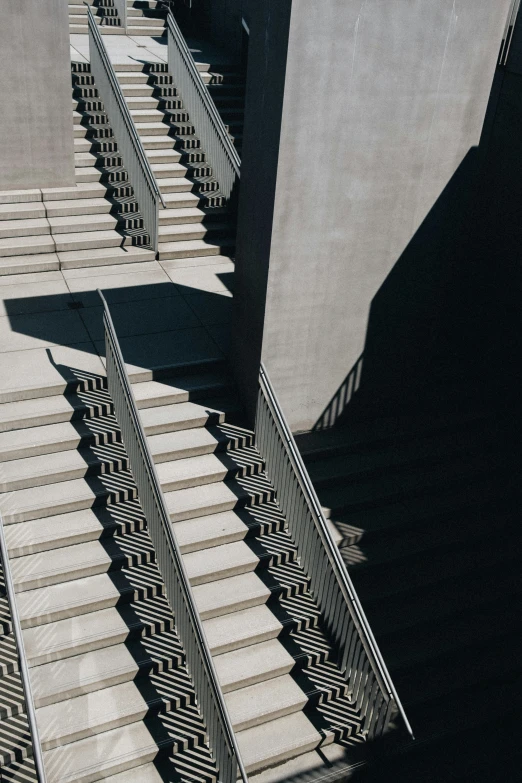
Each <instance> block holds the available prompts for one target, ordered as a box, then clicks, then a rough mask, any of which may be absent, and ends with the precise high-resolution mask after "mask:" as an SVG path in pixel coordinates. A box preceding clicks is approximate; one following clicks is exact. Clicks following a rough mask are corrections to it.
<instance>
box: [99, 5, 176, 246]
mask: <svg viewBox="0 0 522 783" xmlns="http://www.w3.org/2000/svg"><path fill="white" fill-rule="evenodd" d="M86 5H87V4H86ZM87 15H88V21H89V51H90V58H91V73H92V75H93V76H94V81H95V84H96V89H97V90H98V93H99V95H100V98H101V100H102V101H103V104H104V106H105V110H106V112H107V116H108V118H109V122H110V125H111V128H112V131H113V133H114V138H115V139H116V142H117V144H118V151H119V152H120V153H121V157H122V160H123V165H124V166H125V169H126V170H127V173H128V175H129V182H130V184H131V185H132V189H133V191H134V196H135V198H136V201H137V203H138V206H139V209H140V212H141V214H142V215H143V223H144V226H145V229H146V231H147V233H148V234H149V236H150V240H151V245H152V248H153V249H154V250H155V251H157V250H158V223H159V217H158V210H159V202H161V203H162V205H163V206H164V207H165V202H164V200H163V197H162V195H161V193H160V189H159V187H158V184H157V182H156V178H155V177H154V174H153V172H152V169H151V167H150V163H149V160H148V158H147V154H146V152H145V150H144V149H143V144H142V142H141V139H140V136H139V134H138V131H137V130H136V127H135V125H134V120H133V119H132V116H131V114H130V112H129V109H128V107H127V103H126V101H125V98H124V96H123V93H122V91H121V87H120V84H119V82H118V79H117V77H116V74H115V72H114V68H113V66H112V63H111V60H110V57H109V55H108V54H107V50H106V48H105V44H104V43H103V39H102V36H101V34H100V31H99V30H98V25H97V24H96V22H95V19H94V16H93V13H92V11H91V7H90V5H87Z"/></svg>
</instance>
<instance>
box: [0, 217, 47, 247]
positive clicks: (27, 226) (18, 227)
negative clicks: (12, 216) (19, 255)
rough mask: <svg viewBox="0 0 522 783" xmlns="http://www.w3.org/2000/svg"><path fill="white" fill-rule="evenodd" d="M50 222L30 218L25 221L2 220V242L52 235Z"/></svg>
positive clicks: (0, 236) (0, 227) (0, 224)
mask: <svg viewBox="0 0 522 783" xmlns="http://www.w3.org/2000/svg"><path fill="white" fill-rule="evenodd" d="M50 233H51V228H50V226H49V221H48V220H47V219H46V218H45V217H43V218H29V219H25V220H0V240H4V241H5V240H6V239H11V238H14V237H17V238H18V237H19V238H22V237H40V236H42V235H44V234H50Z"/></svg>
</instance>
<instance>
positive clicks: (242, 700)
mask: <svg viewBox="0 0 522 783" xmlns="http://www.w3.org/2000/svg"><path fill="white" fill-rule="evenodd" d="M225 702H226V705H227V708H228V711H229V714H230V718H231V720H232V724H233V726H234V729H235V731H237V732H240V731H244V730H246V729H250V728H253V727H254V726H260V725H262V724H265V723H267V722H268V723H270V722H272V721H274V720H277V719H278V718H281V717H283V716H284V715H289V714H292V713H297V712H300V711H301V710H302V709H303V708H304V706H305V705H306V703H307V698H306V694H305V693H304V692H303V691H302V690H301V688H300V687H299V685H297V683H296V682H295V681H294V680H293V679H292V677H290V676H289V675H288V674H284V675H282V676H280V677H276V678H274V679H272V680H267V681H265V682H261V683H255V684H254V685H247V686H246V687H244V688H239V689H237V690H235V691H231V692H229V693H227V694H226V696H225Z"/></svg>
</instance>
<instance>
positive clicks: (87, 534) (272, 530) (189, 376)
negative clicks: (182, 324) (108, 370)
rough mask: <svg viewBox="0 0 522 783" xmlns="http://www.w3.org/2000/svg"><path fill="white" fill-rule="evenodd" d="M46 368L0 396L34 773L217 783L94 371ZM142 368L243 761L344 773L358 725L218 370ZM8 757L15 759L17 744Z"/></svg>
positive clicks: (255, 766)
mask: <svg viewBox="0 0 522 783" xmlns="http://www.w3.org/2000/svg"><path fill="white" fill-rule="evenodd" d="M61 376H63V378H64V380H63V387H62V388H59V385H57V384H56V383H53V385H52V386H46V385H42V386H41V388H40V389H36V388H35V387H32V388H31V389H28V390H27V393H26V394H23V393H20V392H19V393H17V395H16V399H10V398H9V395H6V396H5V397H4V398H3V399H2V401H1V403H0V459H1V464H0V489H1V490H2V493H3V494H1V495H0V513H1V514H2V516H3V521H4V525H5V532H6V537H7V544H8V549H9V555H10V561H11V569H12V573H13V578H14V582H15V589H16V593H17V605H18V609H19V613H20V616H21V622H22V626H23V633H24V641H25V646H26V652H27V657H28V662H29V666H30V674H31V683H32V688H33V692H34V697H35V702H36V712H37V723H38V727H39V732H40V738H41V742H42V746H43V751H44V762H45V767H46V772H47V780H48V783H69V782H70V783H72V781H78V782H81V783H90V782H91V781H96V780H102V779H103V780H109V781H111V783H134V781H136V783H138V782H139V783H159V782H160V781H173V780H176V781H187V782H188V781H198V780H202V781H203V780H204V781H213V780H216V779H217V776H216V770H215V767H214V762H213V760H212V757H211V755H210V753H209V750H208V747H207V745H206V738H205V728H204V725H203V722H202V719H201V716H200V714H199V711H198V707H197V704H196V701H195V696H194V691H193V687H192V684H191V680H190V676H189V674H188V672H187V670H186V668H185V663H184V653H183V649H182V648H181V645H180V643H179V639H178V637H177V634H176V628H175V618H174V617H173V616H172V612H171V610H170V607H169V605H168V603H167V601H166V599H165V597H164V586H163V582H162V578H161V575H160V573H159V572H158V569H157V566H156V563H155V553H154V550H153V547H152V545H151V542H150V538H149V535H148V532H147V524H146V520H145V519H144V518H143V514H142V512H141V508H140V503H139V498H138V497H137V492H136V488H135V485H134V482H133V479H132V474H131V473H130V470H129V465H128V459H127V456H126V453H125V449H124V447H123V445H122V443H121V439H120V433H119V430H118V426H117V423H116V421H115V419H114V415H113V408H112V403H111V400H110V398H109V396H108V393H107V390H106V387H105V386H106V384H105V378H104V377H103V376H97V375H93V374H87V373H81V372H79V371H77V370H74V368H65V367H62V368H61ZM143 376H144V374H143V373H141V375H140V380H141V382H139V383H138V382H136V383H134V393H135V396H136V399H137V403H138V406H139V408H140V410H141V415H142V419H143V423H144V427H145V430H146V432H147V434H148V437H149V444H150V447H151V450H152V454H153V456H154V459H155V462H156V464H157V468H158V473H159V477H160V481H161V484H162V488H163V491H164V492H165V497H166V501H167V505H168V508H169V510H170V516H171V521H172V524H173V528H174V532H175V535H176V537H177V540H178V542H179V545H180V547H181V549H182V552H183V556H184V561H185V565H186V567H187V571H188V574H189V578H190V581H191V584H192V586H193V589H194V595H195V599H196V602H197V606H198V609H199V612H200V615H201V618H202V620H203V625H204V630H205V633H206V636H207V639H208V643H209V646H210V649H211V652H212V655H213V658H214V663H215V665H216V669H217V672H218V676H219V680H220V682H221V685H222V688H223V691H224V692H225V698H226V702H227V706H228V709H229V711H230V715H231V718H232V722H233V725H234V727H235V730H236V732H237V738H238V742H239V745H240V748H241V751H242V754H243V759H244V762H245V765H246V767H247V770H248V772H249V773H251V774H252V775H253V780H256V775H255V773H256V772H260V771H261V770H263V769H266V768H274V770H273V771H272V772H264V773H262V778H260V780H262V781H263V783H266V781H269V780H274V781H275V780H278V779H281V774H282V772H281V769H283V770H284V769H285V767H284V766H283V767H281V766H279V768H278V767H277V765H284V764H287V763H291V764H292V765H293V766H292V769H299V770H301V771H307V772H310V773H311V772H317V770H321V769H323V768H324V764H325V759H331V760H332V763H333V762H338V763H340V764H341V765H343V769H345V768H346V769H347V768H349V766H350V765H351V761H349V760H346V748H345V746H346V745H347V744H355V746H357V744H358V743H360V742H361V741H362V739H363V738H362V737H361V736H360V731H359V717H358V715H357V714H356V713H355V711H354V709H353V708H352V706H351V704H350V700H349V696H348V693H347V684H346V681H345V680H344V678H343V676H342V675H341V673H340V671H339V669H338V667H337V664H336V658H335V652H334V650H333V649H332V646H331V644H330V642H329V640H328V637H327V635H326V634H325V632H324V629H323V628H322V622H321V617H320V614H319V612H318V609H317V607H316V605H315V602H314V599H313V597H312V595H311V594H310V592H309V589H308V580H307V577H306V575H305V574H304V573H303V571H302V569H301V567H300V564H299V561H298V558H297V556H296V551H295V548H294V546H293V544H292V541H291V540H290V538H289V536H288V534H287V532H286V529H285V519H284V517H283V516H282V515H281V513H280V511H279V508H278V505H277V500H276V498H275V496H274V490H273V488H272V486H271V485H270V483H269V481H268V480H267V478H266V475H265V474H264V470H263V462H262V460H261V459H260V457H259V454H258V452H257V450H256V448H255V446H254V445H253V437H252V433H251V432H250V431H248V430H247V429H245V428H244V427H242V426H241V411H240V408H239V405H238V402H237V399H236V397H235V393H234V390H233V387H232V386H231V383H230V380H229V376H228V373H227V371H226V368H225V366H224V365H223V364H222V363H221V362H211V363H203V364H202V365H201V366H200V367H199V369H198V368H194V367H193V366H192V367H191V368H189V367H186V366H182V365H178V366H176V367H172V368H171V372H170V376H169V377H168V378H165V379H163V380H162V381H161V382H160V381H155V380H150V379H149V380H144V379H143ZM1 675H2V677H1V678H0V693H4V692H5V691H4V688H3V687H2V686H3V685H5V678H6V676H8V672H7V671H6V669H5V667H4V668H3V669H1ZM20 698H21V697H19V699H20ZM11 701H12V700H11ZM16 709H18V710H19V711H20V712H23V705H22V703H21V702H20V703H19V705H18V706H17V707H16ZM14 720H15V718H13V717H9V718H7V721H6V722H5V724H4V725H6V726H7V725H11V724H9V721H11V722H13V721H14ZM4 735H5V729H4ZM4 735H2V736H4ZM319 747H320V748H321V751H320V753H318V752H317V750H318V748H319ZM352 750H353V749H352ZM17 753H18V761H19V762H20V760H23V759H24V758H30V756H31V745H30V741H29V738H28V737H27V736H26V738H25V743H24V742H22V746H21V747H19V748H18V751H17ZM4 758H5V756H4ZM292 759H293V760H294V761H290V760H292ZM296 764H297V767H296V766H295V765H296ZM267 776H268V777H267Z"/></svg>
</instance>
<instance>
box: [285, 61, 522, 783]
mask: <svg viewBox="0 0 522 783" xmlns="http://www.w3.org/2000/svg"><path fill="white" fill-rule="evenodd" d="M521 240H522V77H521V76H518V75H516V74H514V73H510V72H508V71H506V70H499V71H498V72H497V75H496V78H495V82H494V85H493V90H492V94H491V98H490V104H489V107H488V112H487V115H486V120H485V125H484V129H483V134H482V139H481V142H480V145H479V146H478V147H477V148H476V149H472V150H470V151H469V153H468V154H467V156H466V158H465V159H464V160H463V161H462V164H461V165H460V167H459V169H458V171H457V172H456V173H455V175H454V177H453V178H452V180H451V181H450V182H449V183H448V185H447V186H446V188H445V189H444V191H443V193H442V194H441V196H440V198H439V199H438V201H437V203H436V204H435V205H434V207H433V208H432V209H431V211H430V213H429V214H428V216H427V217H426V219H425V220H424V222H423V223H422V225H421V227H420V228H419V230H418V231H417V233H416V235H415V236H414V238H413V239H412V241H411V242H410V244H409V245H408V247H407V248H406V250H405V251H404V253H403V254H402V256H401V258H400V259H399V260H398V261H397V263H396V264H395V266H394V268H393V269H392V271H391V272H390V274H389V275H388V277H387V278H386V280H385V281H384V283H383V284H382V286H381V287H380V289H379V291H378V292H377V293H376V295H375V297H374V299H373V301H372V303H371V307H370V313H369V320H368V326H367V333H366V341H365V348H364V353H363V355H362V356H361V357H360V359H359V360H358V362H357V363H356V365H355V367H352V368H350V369H349V372H348V374H347V376H346V379H345V381H344V382H343V384H342V385H341V387H340V389H339V390H338V392H337V393H336V395H335V396H334V398H333V399H332V400H331V402H330V404H329V405H328V406H327V408H326V409H325V411H324V412H323V414H322V416H321V418H320V419H319V420H318V421H317V423H316V425H315V428H314V431H313V432H311V433H308V434H304V435H301V436H299V437H298V438H297V440H298V444H299V447H300V448H301V451H302V453H303V455H304V457H305V461H306V464H307V467H308V469H309V472H310V474H311V477H312V479H313V481H314V485H315V487H316V490H317V492H318V495H319V498H320V501H321V503H322V504H323V506H324V508H325V509H326V513H327V514H328V515H329V516H330V518H331V519H332V521H333V522H334V523H335V525H336V527H337V529H338V531H339V533H340V536H341V537H342V543H341V547H342V554H343V557H344V560H345V562H346V564H347V566H348V568H349V571H350V574H351V576H352V578H353V581H354V584H355V587H356V589H357V591H358V594H359V596H360V598H361V601H362V604H363V607H364V609H365V612H366V614H367V616H368V619H369V621H370V625H371V627H372V630H373V631H374V633H375V636H376V638H377V641H378V643H379V646H380V648H381V651H382V654H383V657H384V660H385V661H386V664H387V666H388V668H389V670H390V673H391V675H392V678H393V681H394V684H395V686H396V688H397V691H398V693H399V696H400V697H401V699H402V701H403V704H404V707H405V709H406V712H407V714H408V717H409V719H410V722H411V724H412V726H413V730H414V733H415V735H416V738H417V739H416V742H415V743H411V742H408V741H407V740H406V739H404V737H405V734H404V732H403V730H401V722H400V720H399V719H396V721H395V724H396V726H397V728H398V731H392V732H391V733H390V734H389V735H388V736H387V737H385V738H384V739H383V740H382V741H379V742H375V743H370V744H368V745H367V747H366V751H367V762H368V763H367V766H365V767H364V769H361V770H359V771H358V772H354V774H353V775H352V776H349V777H348V776H347V777H345V779H346V780H348V779H349V780H350V781H352V780H355V781H359V780H361V781H376V782H377V781H395V780H397V781H399V780H400V781H410V780H411V781H415V782H417V781H422V782H423V783H424V781H470V783H471V781H474V782H475V781H483V780H484V781H497V780H498V781H500V780H501V781H511V780H513V781H514V780H517V779H519V778H520V755H521V754H520V743H519V741H518V739H517V737H519V736H520V730H521V728H522V664H521V661H520V642H519V639H520V638H522V580H521V579H520V567H519V558H520V551H521V545H522V536H521V527H520V509H521V502H522V491H521V487H520V476H519V472H520V471H519V465H520V462H521V457H522V437H521V436H522V416H521V412H520V403H521V390H522V386H521V368H522V360H521V356H522V351H521V348H522V311H521V308H520V298H521V294H522V270H521V264H520V260H519V256H520V247H521Z"/></svg>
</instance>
